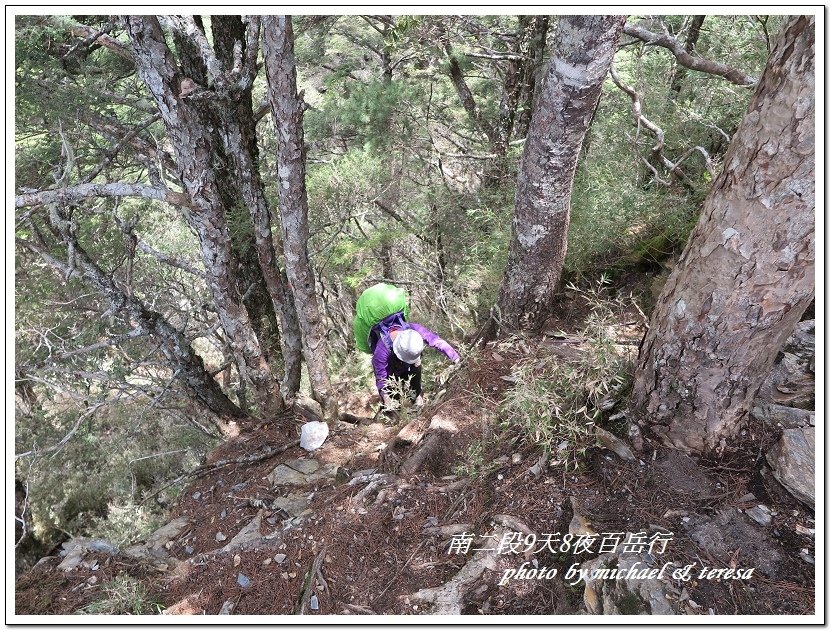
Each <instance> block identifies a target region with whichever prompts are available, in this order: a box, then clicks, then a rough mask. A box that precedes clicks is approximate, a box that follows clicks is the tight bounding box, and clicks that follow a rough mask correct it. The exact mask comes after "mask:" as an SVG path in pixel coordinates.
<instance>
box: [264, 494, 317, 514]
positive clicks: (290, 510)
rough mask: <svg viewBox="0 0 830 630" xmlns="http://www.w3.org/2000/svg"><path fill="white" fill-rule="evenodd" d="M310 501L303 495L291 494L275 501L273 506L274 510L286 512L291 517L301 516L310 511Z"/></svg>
mask: <svg viewBox="0 0 830 630" xmlns="http://www.w3.org/2000/svg"><path fill="white" fill-rule="evenodd" d="M309 503H310V501H309V500H308V497H307V496H305V495H302V494H289V495H288V496H285V497H279V498H278V499H275V500H274V502H273V503H272V504H271V505H272V506H273V507H274V508H279V509H281V510H284V511H285V512H286V513H287V514H288V516H289V517H294V516H299V515H300V514H302V513H303V512H305V511H306V510H307V509H308V506H309Z"/></svg>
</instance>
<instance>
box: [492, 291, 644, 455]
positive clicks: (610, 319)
mask: <svg viewBox="0 0 830 630" xmlns="http://www.w3.org/2000/svg"><path fill="white" fill-rule="evenodd" d="M603 284H604V279H603V280H601V281H600V282H599V283H598V284H597V285H596V286H592V287H589V288H588V289H584V290H580V289H578V288H577V287H575V286H573V285H572V286H570V287H569V288H570V289H571V290H573V291H576V292H578V294H579V295H580V296H581V297H582V298H583V299H584V300H585V301H586V302H587V303H588V304H589V305H590V307H591V313H590V315H589V316H588V318H587V320H586V324H585V328H584V329H583V330H582V332H581V337H582V338H583V339H584V342H583V344H582V345H581V347H580V349H579V351H578V353H577V355H576V356H574V357H573V358H572V359H564V358H562V357H559V356H557V355H548V356H543V357H542V358H541V359H540V358H539V357H538V356H535V357H533V358H532V359H528V360H526V361H524V362H521V363H519V364H518V365H517V367H516V368H515V369H514V371H513V374H512V377H513V378H514V379H515V381H516V384H515V386H514V387H513V388H512V389H511V390H510V391H509V392H508V393H507V395H506V396H505V397H504V400H503V402H502V405H501V409H500V411H501V416H502V418H503V425H504V428H505V429H510V428H514V427H515V428H518V429H519V431H520V433H521V434H522V435H523V436H524V439H525V440H526V441H527V442H529V443H531V444H534V445H540V446H542V447H544V448H545V449H546V450H548V451H549V452H551V454H552V462H551V463H552V464H561V465H562V466H564V468H565V469H566V470H569V469H572V468H579V467H580V466H581V459H582V456H583V455H584V454H585V451H586V450H587V449H588V447H589V446H591V445H593V444H594V442H595V438H594V426H595V425H596V424H597V423H598V421H599V419H600V417H601V415H602V412H601V411H600V409H599V404H600V402H601V401H602V400H603V399H604V398H605V397H606V396H608V395H609V394H612V393H614V394H615V395H616V394H618V393H619V392H620V391H621V390H623V389H624V388H625V387H626V386H627V384H628V383H629V381H630V376H631V368H632V366H631V365H630V364H629V362H628V360H627V359H626V357H625V355H624V354H623V353H621V352H620V351H619V350H618V348H617V347H616V343H615V337H614V332H613V328H612V326H613V324H615V323H618V322H619V321H620V312H621V310H622V309H623V307H624V305H625V300H624V299H623V298H619V297H618V298H614V299H610V298H608V297H607V296H606V295H605V291H604V289H603ZM502 343H503V344H510V343H512V341H511V340H507V341H506V342H502Z"/></svg>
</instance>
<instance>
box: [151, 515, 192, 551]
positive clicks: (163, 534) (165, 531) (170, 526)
mask: <svg viewBox="0 0 830 630" xmlns="http://www.w3.org/2000/svg"><path fill="white" fill-rule="evenodd" d="M188 526H190V519H189V518H188V517H186V516H182V517H180V518H177V519H176V520H174V521H170V522H169V523H167V524H166V525H163V526H162V527H159V528H158V529H157V530H156V531H154V532H153V533H152V534H150V536H149V538H147V541H146V542H145V543H144V544H145V546H147V547H156V548H159V547H164V546H165V545H166V544H167V543H169V542H170V541H171V540H173V539H174V538H178V537H179V535H180V534H181V533H182V532H183V531H184V530H185V529H186V528H187V527H188Z"/></svg>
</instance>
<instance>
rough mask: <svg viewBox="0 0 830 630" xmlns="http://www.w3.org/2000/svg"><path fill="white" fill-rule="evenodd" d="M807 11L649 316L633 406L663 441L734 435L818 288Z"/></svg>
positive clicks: (786, 34) (715, 441) (712, 444)
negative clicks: (815, 274) (816, 278)
mask: <svg viewBox="0 0 830 630" xmlns="http://www.w3.org/2000/svg"><path fill="white" fill-rule="evenodd" d="M814 49H815V18H813V17H797V18H793V19H791V20H790V21H789V22H788V23H787V24H786V25H785V27H784V29H783V31H782V35H781V37H780V39H779V41H778V43H777V45H776V47H775V48H774V49H773V51H772V53H771V55H770V59H769V62H768V64H767V67H766V70H765V71H764V74H763V76H762V77H761V81H760V83H759V84H758V88H757V89H756V92H755V96H754V97H753V100H752V102H751V103H750V105H749V110H748V111H747V114H746V116H745V117H744V120H743V122H742V123H741V126H740V128H739V129H738V131H737V132H736V133H735V136H734V138H733V140H732V144H731V146H730V147H729V151H728V152H727V155H726V160H725V163H724V169H723V173H722V174H721V175H720V177H718V179H717V180H716V181H715V183H714V185H713V186H712V190H711V192H710V193H709V196H708V198H707V199H706V202H705V204H704V206H703V213H702V216H701V218H700V221H699V222H698V224H697V226H696V227H695V229H694V231H693V232H692V235H691V237H690V238H689V242H688V244H687V245H686V249H685V251H684V252H683V255H682V256H681V258H680V260H679V261H678V264H677V266H676V267H675V269H674V271H673V273H672V274H671V276H670V277H669V279H668V281H667V283H666V285H665V287H664V289H663V292H662V293H661V295H660V298H659V300H658V302H657V306H656V307H655V310H654V313H653V314H652V317H651V327H650V329H649V331H648V334H647V335H646V337H645V339H644V341H643V345H642V348H641V350H640V356H639V360H638V365H637V373H636V377H635V385H634V392H633V397H632V405H633V408H634V409H635V410H636V411H637V412H639V417H640V419H641V421H642V423H644V424H648V425H650V427H651V429H652V430H653V431H654V432H655V433H657V434H658V435H660V436H661V437H662V439H663V440H664V442H665V443H667V444H670V445H672V446H674V447H676V448H679V449H682V450H685V451H688V452H698V453H700V452H709V451H713V450H715V449H717V448H719V446H720V445H722V444H723V443H724V442H725V440H726V439H728V438H730V437H732V436H734V435H735V434H736V432H737V431H738V430H739V428H740V425H741V423H742V422H743V420H744V419H745V418H746V416H747V413H748V412H749V410H750V409H751V408H752V401H753V397H754V396H755V394H756V392H757V391H758V389H759V387H760V386H761V383H762V381H763V380H764V377H765V376H766V375H767V373H768V372H769V370H770V368H771V366H772V364H773V361H774V360H775V356H776V354H777V352H778V350H779V348H780V347H781V346H782V344H783V343H784V342H785V341H786V339H787V337H788V336H789V335H790V334H791V333H792V331H793V328H794V327H795V325H796V323H797V322H798V321H799V319H800V318H801V315H802V313H803V312H804V310H805V309H806V308H807V307H808V305H809V304H810V302H811V300H812V299H813V295H814V291H815V278H814V273H815V74H814V73H815V50H814Z"/></svg>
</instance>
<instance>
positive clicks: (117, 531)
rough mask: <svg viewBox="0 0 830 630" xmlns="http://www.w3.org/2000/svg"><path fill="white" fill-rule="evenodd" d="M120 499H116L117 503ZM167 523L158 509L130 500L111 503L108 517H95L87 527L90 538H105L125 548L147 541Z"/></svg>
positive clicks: (108, 508) (108, 507)
mask: <svg viewBox="0 0 830 630" xmlns="http://www.w3.org/2000/svg"><path fill="white" fill-rule="evenodd" d="M119 499H120V497H118V496H116V497H114V500H115V501H118V500H119ZM165 522H166V517H165V515H164V514H163V513H161V512H160V511H159V510H158V509H155V510H154V509H152V508H150V507H148V506H146V505H142V504H140V503H136V502H135V501H133V500H132V498H128V499H127V501H126V503H124V504H120V505H119V504H116V503H110V504H109V505H108V506H107V513H106V515H104V516H98V517H93V518H92V520H91V521H90V522H89V523H87V524H85V526H86V527H87V528H88V530H87V533H88V534H89V535H90V536H92V537H94V538H103V539H105V540H108V541H110V542H111V543H112V544H114V545H115V546H117V547H122V548H123V547H125V546H127V545H129V544H131V543H133V542H135V541H137V540H145V539H146V538H147V536H149V535H150V534H152V533H153V532H154V531H156V530H157V529H158V528H159V527H161V526H162V525H164V523H165Z"/></svg>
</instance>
